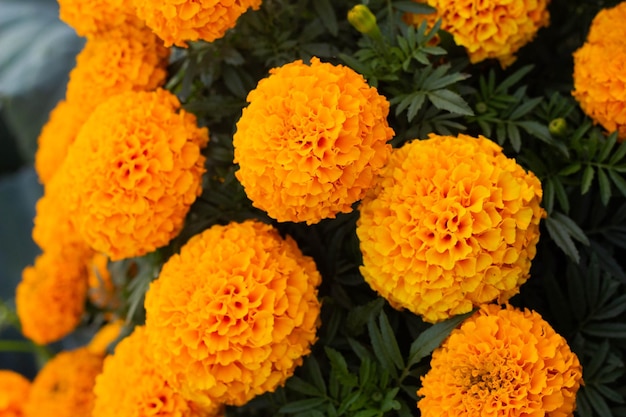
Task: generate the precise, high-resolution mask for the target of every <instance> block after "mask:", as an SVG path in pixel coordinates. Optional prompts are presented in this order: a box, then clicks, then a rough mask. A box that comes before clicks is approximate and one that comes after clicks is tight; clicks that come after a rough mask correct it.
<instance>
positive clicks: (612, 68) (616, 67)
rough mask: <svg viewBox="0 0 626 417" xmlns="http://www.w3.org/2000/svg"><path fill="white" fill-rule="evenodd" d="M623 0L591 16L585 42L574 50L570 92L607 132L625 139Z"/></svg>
mask: <svg viewBox="0 0 626 417" xmlns="http://www.w3.org/2000/svg"><path fill="white" fill-rule="evenodd" d="M625 17H626V3H624V2H622V3H621V4H619V5H617V6H615V7H613V8H610V9H604V10H603V11H602V12H600V13H599V14H598V15H597V16H596V17H595V18H594V19H593V22H592V25H591V28H590V30H589V35H588V38H587V41H586V42H585V44H584V45H583V46H582V47H581V48H579V49H578V50H577V51H576V52H575V53H574V91H572V95H573V96H574V97H575V98H576V100H578V102H579V103H580V107H581V108H582V109H583V111H584V112H585V113H586V114H587V115H588V116H589V117H591V118H592V119H593V120H594V121H595V122H596V123H599V124H600V125H602V127H604V128H605V129H607V130H608V131H611V132H612V131H616V130H617V132H618V136H619V139H620V140H621V141H623V140H624V139H626V104H625V103H626V73H624V68H625V67H626V38H624V36H622V34H624V33H626V32H625V31H624V27H623V22H624V18H625Z"/></svg>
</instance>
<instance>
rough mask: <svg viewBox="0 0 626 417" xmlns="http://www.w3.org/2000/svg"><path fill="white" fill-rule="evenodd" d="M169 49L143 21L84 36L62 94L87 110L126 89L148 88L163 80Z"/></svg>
mask: <svg viewBox="0 0 626 417" xmlns="http://www.w3.org/2000/svg"><path fill="white" fill-rule="evenodd" d="M168 57H169V49H167V48H165V47H164V46H163V45H162V43H161V42H160V40H159V38H158V37H157V36H156V35H155V34H154V33H152V31H151V30H150V29H149V28H147V27H146V26H144V25H143V24H139V23H137V24H130V23H127V24H124V25H121V26H118V27H115V28H112V29H110V30H109V31H107V32H106V33H102V34H101V35H99V36H98V37H96V38H93V39H89V40H87V43H86V44H85V47H84V48H83V50H82V51H81V52H80V53H79V54H78V55H77V56H76V66H75V67H74V69H73V70H72V71H71V72H70V80H69V83H68V85H67V93H66V98H67V100H68V101H70V102H72V103H76V104H79V105H80V106H81V107H82V109H83V111H84V112H85V113H87V114H90V113H91V112H92V111H93V109H94V108H95V107H96V106H97V105H98V104H100V103H102V102H103V101H106V100H107V99H108V98H110V97H113V96H115V95H117V94H120V93H123V92H126V91H150V90H154V89H155V88H157V87H159V86H161V85H162V84H163V82H164V81H165V76H166V70H165V68H166V66H167V59H168Z"/></svg>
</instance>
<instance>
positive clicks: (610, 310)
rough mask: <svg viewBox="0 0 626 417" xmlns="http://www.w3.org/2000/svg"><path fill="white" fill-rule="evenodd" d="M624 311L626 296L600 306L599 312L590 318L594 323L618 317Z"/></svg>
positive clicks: (625, 309)
mask: <svg viewBox="0 0 626 417" xmlns="http://www.w3.org/2000/svg"><path fill="white" fill-rule="evenodd" d="M624 311H626V294H622V295H621V296H619V297H617V298H614V299H613V300H612V301H611V302H609V303H608V304H606V305H604V306H602V308H600V310H599V311H597V312H595V313H594V314H593V316H592V318H593V320H595V321H601V320H608V319H612V318H615V317H617V316H619V315H620V314H622V313H623V312H624Z"/></svg>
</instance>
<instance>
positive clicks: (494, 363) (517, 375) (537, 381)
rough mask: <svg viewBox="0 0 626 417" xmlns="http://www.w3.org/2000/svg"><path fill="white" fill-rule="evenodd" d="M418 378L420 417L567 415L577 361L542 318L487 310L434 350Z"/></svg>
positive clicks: (528, 313) (493, 307) (576, 384)
mask: <svg viewBox="0 0 626 417" xmlns="http://www.w3.org/2000/svg"><path fill="white" fill-rule="evenodd" d="M430 366H431V369H430V371H429V372H428V373H427V374H426V375H425V376H424V377H422V388H420V389H419V391H418V392H417V394H418V395H420V396H422V399H420V400H419V402H418V407H419V409H420V411H421V415H422V416H423V417H463V416H467V417H475V416H483V417H496V416H508V417H522V416H524V417H525V416H546V417H567V416H571V415H572V413H573V411H574V409H575V407H576V392H577V391H578V388H579V387H580V384H581V383H582V368H581V366H580V362H579V361H578V357H577V356H576V355H575V354H574V353H573V352H572V351H571V350H570V348H569V346H568V345H567V342H566V340H565V339H564V338H563V337H561V336H560V335H558V334H557V333H556V332H555V331H554V330H553V329H552V327H550V325H549V324H548V323H547V322H546V321H545V320H543V319H542V318H541V316H540V315H539V314H538V313H536V312H533V311H529V310H527V309H526V310H524V311H521V310H517V309H514V308H513V307H511V306H507V307H506V308H505V309H501V308H500V307H499V306H497V305H493V304H492V305H485V306H483V307H481V309H480V310H479V311H477V312H476V313H475V314H474V315H473V316H472V317H470V318H469V319H467V320H465V321H464V322H463V323H462V324H461V326H460V327H459V328H457V329H455V330H453V331H452V333H451V334H450V336H449V337H448V338H447V339H446V340H445V341H444V342H443V344H442V345H441V346H440V347H439V348H437V349H436V350H435V351H434V352H433V356H432V360H431V363H430Z"/></svg>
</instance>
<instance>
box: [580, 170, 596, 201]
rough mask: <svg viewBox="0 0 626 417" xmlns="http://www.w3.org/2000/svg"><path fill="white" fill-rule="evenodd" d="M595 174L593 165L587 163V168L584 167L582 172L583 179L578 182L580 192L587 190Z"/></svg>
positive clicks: (585, 192) (583, 193)
mask: <svg viewBox="0 0 626 417" xmlns="http://www.w3.org/2000/svg"><path fill="white" fill-rule="evenodd" d="M595 174H596V172H595V171H594V169H593V167H592V166H591V165H587V168H585V171H584V172H583V179H582V181H581V182H580V193H581V194H582V195H585V194H587V192H588V191H589V189H590V188H591V183H592V181H593V177H594V176H595Z"/></svg>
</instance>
